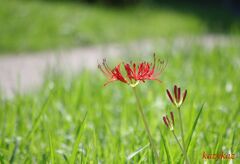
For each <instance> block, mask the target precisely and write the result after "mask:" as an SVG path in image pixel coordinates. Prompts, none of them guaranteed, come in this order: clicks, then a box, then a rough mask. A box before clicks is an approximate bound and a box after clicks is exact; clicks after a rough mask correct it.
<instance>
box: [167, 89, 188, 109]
mask: <svg viewBox="0 0 240 164" xmlns="http://www.w3.org/2000/svg"><path fill="white" fill-rule="evenodd" d="M167 95H168V97H169V99H170V100H171V102H172V103H173V104H174V105H175V106H176V107H177V108H180V107H181V105H182V104H183V103H184V101H185V99H186V96H187V90H186V89H185V90H184V93H183V95H182V96H181V88H180V87H177V86H176V85H174V97H173V96H172V94H171V93H170V91H169V90H168V89H167Z"/></svg>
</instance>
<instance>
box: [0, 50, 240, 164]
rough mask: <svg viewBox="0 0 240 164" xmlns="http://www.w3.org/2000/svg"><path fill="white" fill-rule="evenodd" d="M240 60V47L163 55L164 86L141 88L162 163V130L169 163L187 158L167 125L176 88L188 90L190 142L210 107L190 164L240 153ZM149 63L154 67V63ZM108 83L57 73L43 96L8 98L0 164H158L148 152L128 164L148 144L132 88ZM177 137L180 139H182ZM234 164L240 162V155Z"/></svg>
mask: <svg viewBox="0 0 240 164" xmlns="http://www.w3.org/2000/svg"><path fill="white" fill-rule="evenodd" d="M239 52H240V47H239V46H232V45H229V46H228V47H225V48H223V47H216V48H215V49H213V50H207V49H204V48H202V47H191V48H189V49H185V50H180V51H172V50H166V51H164V52H160V53H157V54H158V55H160V56H162V57H164V58H167V59H168V66H167V68H166V70H165V72H164V73H163V74H162V78H161V79H162V81H163V83H158V82H148V83H146V84H142V85H139V86H138V87H139V89H140V98H141V100H142V104H143V106H144V112H145V114H146V116H147V119H148V122H149V124H150V128H151V131H152V132H153V134H152V135H153V137H154V139H155V140H156V143H157V145H156V147H157V148H158V150H159V151H160V158H161V160H162V161H164V162H167V161H168V159H167V155H166V152H165V149H164V146H163V145H164V142H163V140H162V139H161V137H160V136H161V134H160V129H161V131H162V134H163V135H164V137H165V140H166V143H165V144H167V146H168V149H169V153H170V156H171V160H172V161H174V163H175V162H177V161H179V160H180V159H181V158H182V157H181V153H180V152H181V151H180V149H179V148H178V147H177V143H176V142H175V140H174V138H173V136H172V135H171V133H170V132H169V130H168V129H167V128H166V127H165V125H164V124H163V122H162V116H163V115H164V114H165V113H166V110H168V111H169V110H173V108H172V106H171V104H170V102H169V100H168V98H167V96H166V93H165V89H166V88H171V87H172V86H173V84H178V85H180V86H181V87H183V88H187V89H188V96H187V99H186V101H185V103H184V105H183V107H182V112H183V122H184V131H185V133H186V137H188V136H189V134H190V133H191V130H192V129H191V128H192V125H193V123H194V121H195V118H196V117H197V114H198V112H199V110H200V108H201V106H202V105H203V104H204V108H203V111H202V114H201V116H200V119H199V122H198V124H197V125H196V128H195V131H194V133H193V136H192V141H191V143H190V147H189V150H188V156H189V158H190V160H191V161H192V163H203V160H202V154H203V152H207V153H221V152H222V151H223V152H225V153H228V152H229V151H231V152H232V153H235V154H239V153H240V143H239V142H240V141H239V137H240V124H239V122H240V117H239V112H240V102H239V100H238V99H239V96H240V88H239V69H240V58H239ZM146 59H147V60H151V56H148V57H146ZM108 60H109V61H110V60H111V59H108ZM118 60H120V59H118ZM96 67H97V66H96ZM104 82H105V79H104V76H103V75H102V74H101V73H100V71H99V72H89V71H83V72H82V73H80V74H79V75H78V76H74V77H72V78H66V77H65V76H63V75H62V74H61V73H59V74H54V75H49V78H47V79H46V81H45V84H44V85H43V87H42V88H41V89H39V91H38V92H35V93H32V94H27V95H16V97H15V98H14V99H12V100H6V99H4V97H2V99H1V102H0V138H1V140H0V160H1V161H5V162H6V161H9V160H12V161H14V162H16V163H33V162H36V161H37V163H41V162H43V163H46V162H47V161H48V162H50V161H55V162H56V163H65V162H66V161H73V160H74V158H75V157H76V159H77V161H78V163H80V162H81V161H82V162H83V163H90V162H93V163H97V162H100V163H126V162H127V163H128V162H129V163H137V162H138V161H142V162H144V163H152V162H153V161H152V160H153V158H152V155H151V151H150V149H149V147H147V148H146V147H145V148H144V149H143V150H142V151H141V152H139V153H137V154H136V155H135V156H133V157H132V158H131V159H130V160H129V161H127V158H128V157H129V156H130V155H132V153H133V152H135V151H137V150H139V149H140V148H142V147H144V146H146V145H147V144H148V139H147V136H146V134H145V131H144V126H143V124H142V121H141V119H140V117H139V115H138V112H137V109H136V105H135V99H134V97H133V94H132V91H131V90H130V89H129V87H128V86H127V85H125V84H121V83H113V84H110V85H109V86H107V87H103V84H104ZM85 116H86V118H85ZM84 118H85V120H84ZM176 122H178V120H176ZM176 126H179V124H178V123H177V124H176ZM176 129H179V128H176ZM176 134H177V135H178V136H179V137H180V131H178V130H177V131H176ZM234 135H235V136H234ZM78 143H80V144H78ZM76 152H77V154H76ZM208 162H209V163H215V161H214V160H211V161H210V160H209V161H208ZM227 162H228V161H223V163H227ZM233 162H234V163H239V162H240V158H239V155H238V158H237V159H235V160H234V161H233Z"/></svg>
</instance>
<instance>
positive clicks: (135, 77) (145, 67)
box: [98, 54, 166, 87]
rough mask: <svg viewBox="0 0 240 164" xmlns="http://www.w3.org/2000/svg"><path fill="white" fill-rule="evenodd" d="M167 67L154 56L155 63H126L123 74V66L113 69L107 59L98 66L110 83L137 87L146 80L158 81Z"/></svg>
mask: <svg viewBox="0 0 240 164" xmlns="http://www.w3.org/2000/svg"><path fill="white" fill-rule="evenodd" d="M165 67H166V63H165V62H164V61H161V60H160V59H156V56H155V54H154V61H153V63H148V62H145V61H144V62H141V63H132V62H131V63H126V64H124V69H125V72H124V73H123V72H121V70H120V68H121V64H118V65H117V66H116V67H115V68H113V69H111V68H110V67H109V66H108V65H107V63H106V59H104V60H103V63H102V65H100V64H98V68H99V69H100V70H101V71H102V72H103V73H104V75H105V76H106V77H107V78H108V82H107V83H105V84H104V85H107V84H108V83H111V82H113V81H117V80H118V81H121V82H123V83H126V84H129V85H130V86H132V87H135V86H136V85H137V84H138V83H139V82H145V81H146V80H158V81H160V80H159V79H158V78H159V76H160V74H161V73H162V72H163V70H164V69H165Z"/></svg>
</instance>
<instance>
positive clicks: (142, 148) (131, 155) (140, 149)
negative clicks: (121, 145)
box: [127, 143, 150, 161]
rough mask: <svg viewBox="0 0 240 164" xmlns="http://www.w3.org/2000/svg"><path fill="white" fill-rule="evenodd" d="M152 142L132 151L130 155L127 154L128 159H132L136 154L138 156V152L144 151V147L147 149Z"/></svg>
mask: <svg viewBox="0 0 240 164" xmlns="http://www.w3.org/2000/svg"><path fill="white" fill-rule="evenodd" d="M149 145H150V144H149V143H148V144H147V145H145V146H143V147H141V148H139V149H138V150H137V151H135V152H133V153H131V154H130V155H129V156H127V160H128V161H129V160H130V159H132V158H133V157H134V156H136V155H137V154H139V153H140V152H142V151H143V150H144V149H146V148H147V147H148V146H149Z"/></svg>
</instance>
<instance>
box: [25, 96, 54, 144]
mask: <svg viewBox="0 0 240 164" xmlns="http://www.w3.org/2000/svg"><path fill="white" fill-rule="evenodd" d="M51 96H52V92H50V94H49V96H48V97H47V98H46V100H45V101H44V103H43V105H42V107H41V110H40V112H39V114H38V115H37V117H36V118H35V119H34V122H33V126H32V128H31V130H30V131H29V132H28V134H27V136H26V142H28V141H29V140H30V139H31V136H32V134H33V133H34V131H35V130H36V129H37V127H38V124H39V121H40V118H41V117H42V115H43V114H44V112H45V110H46V106H47V104H48V102H49V100H50V98H51Z"/></svg>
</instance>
